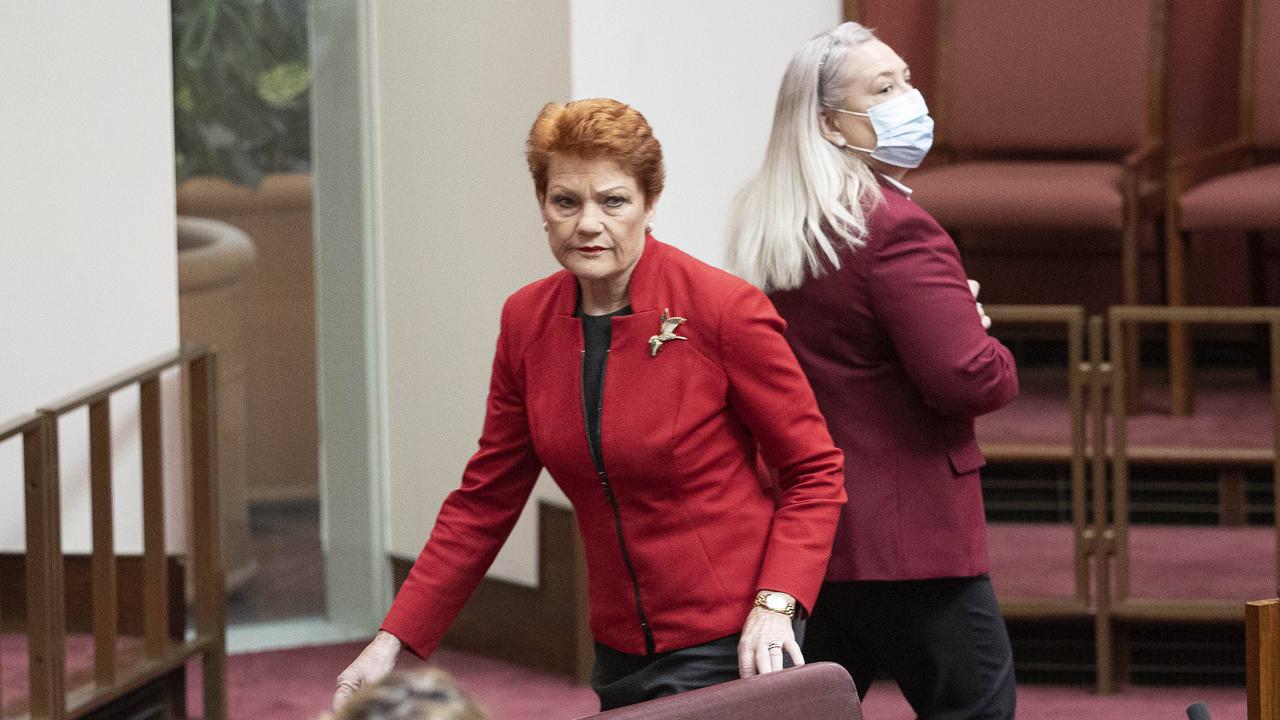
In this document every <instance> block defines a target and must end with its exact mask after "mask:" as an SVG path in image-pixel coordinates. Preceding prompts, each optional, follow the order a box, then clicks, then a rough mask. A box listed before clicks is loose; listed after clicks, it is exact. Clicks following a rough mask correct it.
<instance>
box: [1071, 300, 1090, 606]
mask: <svg viewBox="0 0 1280 720" xmlns="http://www.w3.org/2000/svg"><path fill="white" fill-rule="evenodd" d="M1092 369H1093V368H1092V366H1086V365H1085V364H1084V312H1083V309H1077V311H1076V313H1075V314H1074V315H1072V316H1071V319H1070V320H1068V321H1067V404H1068V405H1069V406H1070V408H1071V524H1072V526H1073V527H1074V528H1075V535H1076V537H1075V574H1076V599H1077V600H1079V601H1080V603H1081V604H1082V605H1084V606H1087V605H1088V604H1089V548H1088V547H1087V544H1086V542H1085V531H1086V530H1087V528H1088V525H1089V510H1088V507H1087V506H1086V504H1085V498H1086V497H1087V496H1088V488H1087V487H1086V485H1085V483H1086V482H1087V479H1086V478H1087V473H1086V465H1087V457H1088V456H1087V451H1086V448H1087V444H1086V440H1085V434H1086V431H1087V430H1086V429H1087V424H1088V423H1087V420H1086V414H1085V399H1084V388H1085V384H1086V382H1088V378H1089V377H1090V372H1091V371H1092ZM1086 370H1088V371H1089V372H1086Z"/></svg>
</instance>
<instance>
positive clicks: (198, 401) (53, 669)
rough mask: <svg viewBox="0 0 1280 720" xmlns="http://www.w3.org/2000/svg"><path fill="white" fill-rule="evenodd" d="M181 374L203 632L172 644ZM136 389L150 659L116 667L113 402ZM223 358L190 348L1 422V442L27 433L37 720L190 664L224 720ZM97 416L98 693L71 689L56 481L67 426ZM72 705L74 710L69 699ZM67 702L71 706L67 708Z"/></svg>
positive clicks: (81, 709) (92, 705) (72, 714)
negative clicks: (170, 398) (168, 501)
mask: <svg viewBox="0 0 1280 720" xmlns="http://www.w3.org/2000/svg"><path fill="white" fill-rule="evenodd" d="M171 368H179V369H183V370H185V372H186V375H187V379H188V387H189V391H188V394H187V408H186V409H187V417H188V418H189V420H188V422H189V423H190V429H191V433H190V438H191V448H190V451H191V458H192V463H191V468H190V470H191V474H190V478H189V481H190V482H189V492H188V498H189V500H188V501H189V503H190V510H191V513H190V517H191V518H192V522H191V528H190V534H189V548H190V549H189V556H190V559H191V562H190V565H189V567H190V569H191V572H192V574H193V575H194V586H195V605H196V636H195V638H193V639H187V640H184V641H181V642H177V643H175V642H173V641H172V640H171V638H170V636H169V625H170V618H169V611H168V597H167V593H168V586H169V582H168V568H167V557H166V551H165V540H164V535H165V522H164V473H163V446H162V430H163V428H162V425H163V422H162V416H163V412H162V410H163V408H162V398H161V392H160V377H161V374H162V373H164V372H165V371H166V370H169V369H171ZM133 385H138V386H139V401H138V407H139V429H140V433H139V434H140V441H141V451H142V505H143V507H142V510H143V556H144V557H143V568H144V578H145V581H144V590H143V607H144V628H143V634H144V639H145V643H144V648H145V658H146V660H145V661H144V662H143V663H140V664H135V665H132V666H130V667H128V668H122V667H119V662H118V656H117V651H116V643H117V636H118V631H119V628H118V625H117V617H116V612H117V604H118V590H117V578H116V556H115V547H114V545H115V531H114V526H113V520H112V512H113V508H112V505H113V503H112V475H111V468H112V457H111V456H112V450H111V442H112V441H111V395H112V393H114V392H116V391H118V390H122V389H125V388H128V387H131V386H133ZM215 388H216V379H215V374H214V358H213V355H212V354H211V353H209V352H208V351H206V350H204V349H202V348H199V347H194V346H190V347H184V348H182V349H181V350H178V351H176V352H173V353H169V354H167V355H165V356H163V357H161V358H158V359H156V360H153V361H151V362H148V363H145V364H143V365H140V366H138V367H136V368H133V369H130V370H127V371H125V372H123V373H119V374H117V375H115V376H113V377H111V378H109V379H108V380H105V381H103V382H101V383H98V384H96V385H94V386H92V387H90V388H89V389H87V390H85V391H83V392H80V393H77V394H75V395H73V396H69V397H67V398H65V399H63V400H60V401H58V402H56V403H52V404H50V405H49V406H48V407H47V408H45V409H42V410H40V411H39V412H38V413H35V414H32V415H26V416H23V417H20V418H17V419H14V420H11V421H9V422H8V423H5V424H2V425H0V441H4V440H6V439H9V438H12V437H16V436H18V435H21V436H22V437H23V449H24V461H25V462H24V473H23V475H24V484H25V504H26V530H27V551H26V555H27V559H26V568H27V620H28V635H29V643H28V644H29V652H30V693H29V697H30V717H31V718H32V720H72V719H74V718H79V717H83V716H84V715H86V714H88V713H89V712H91V711H93V710H94V709H96V708H99V707H101V705H102V704H104V703H106V702H109V701H110V700H112V699H114V698H119V697H123V696H124V695H125V694H127V693H128V692H131V691H133V690H136V689H138V688H140V687H142V685H143V684H145V683H146V682H150V681H151V680H154V679H156V678H158V677H161V676H163V675H164V674H166V673H168V672H172V671H173V670H176V669H178V668H180V667H182V665H183V664H185V663H186V661H187V660H188V659H190V658H193V657H197V656H199V657H200V658H201V660H202V661H203V663H204V713H203V716H204V717H205V718H207V719H208V720H225V718H226V685H225V665H226V641H225V635H226V607H225V598H224V596H223V594H224V592H225V590H224V580H223V571H222V560H221V553H220V552H219V541H218V528H219V524H218V492H217V464H216V460H217V446H216V442H215V436H216V421H215V413H216V409H217V408H216V404H215V402H214V397H215ZM82 407H88V409H89V468H90V493H91V516H92V545H93V554H92V561H91V567H92V573H91V574H92V584H91V585H92V587H91V594H92V605H93V634H94V679H95V685H94V689H93V690H92V692H89V693H88V695H87V696H86V695H85V693H83V692H81V691H77V692H75V693H73V694H72V696H69V695H68V693H67V688H66V668H65V662H64V653H65V638H64V635H65V626H66V623H65V609H64V599H63V598H64V590H63V584H64V569H63V555H62V540H61V535H62V533H61V512H60V509H59V508H60V501H59V474H58V421H59V418H60V417H61V416H63V415H65V414H66V413H69V412H71V411H73V410H77V409H79V408H82ZM69 697H72V702H71V703H69V701H68V698H69ZM69 705H71V706H70V707H69Z"/></svg>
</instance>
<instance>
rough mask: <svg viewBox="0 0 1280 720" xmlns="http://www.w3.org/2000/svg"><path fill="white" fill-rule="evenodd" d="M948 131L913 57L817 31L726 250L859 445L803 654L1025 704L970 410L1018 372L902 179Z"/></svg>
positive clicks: (827, 409) (976, 411)
mask: <svg viewBox="0 0 1280 720" xmlns="http://www.w3.org/2000/svg"><path fill="white" fill-rule="evenodd" d="M932 139H933V121H932V119H931V118H930V117H929V114H928V109H927V108H926V106H925V102H924V98H923V97H922V96H921V94H920V92H919V91H918V90H916V89H915V88H914V87H913V86H912V84H911V73H910V70H909V69H908V68H907V65H906V64H905V63H904V62H903V61H902V59H901V58H900V57H898V55H897V54H896V53H894V51H893V50H892V49H891V48H889V46H888V45H885V44H884V43H883V42H881V41H880V40H878V39H877V38H876V37H875V35H874V33H872V32H871V31H870V30H869V29H867V28H865V27H863V26H861V25H858V24H856V23H844V24H843V25H840V26H839V27H837V28H835V29H834V30H831V31H830V32H826V33H823V34H821V35H819V36H817V37H815V38H813V39H812V40H811V41H809V42H808V43H806V44H805V45H804V46H803V47H802V48H801V49H800V50H799V52H797V53H796V54H795V56H794V57H793V58H792V60H791V63H790V65H789V66H788V67H787V70H786V73H785V75H784V76H783V81H782V87H781V89H780V90H779V92H778V102H777V107H776V110H775V115H774V123H773V133H772V136H771V137H770V139H769V146H768V150H767V152H766V154H765V159H764V163H763V165H762V167H761V169H760V171H759V173H758V174H757V175H756V177H755V178H753V179H752V180H751V181H750V183H748V185H747V186H746V187H745V188H744V189H743V190H742V192H741V193H740V194H739V196H738V198H737V201H736V205H735V208H734V212H733V213H732V217H733V222H732V225H731V230H730V236H729V248H730V260H731V263H732V265H733V266H734V269H735V270H736V271H737V272H738V273H739V274H740V275H742V276H743V277H745V278H747V279H748V280H750V281H751V282H753V283H755V284H756V285H758V286H759V287H761V288H763V289H764V290H765V291H766V292H768V293H769V294H770V297H771V299H772V300H773V302H774V305H775V306H776V307H777V309H778V312H779V313H780V314H781V315H782V316H783V318H784V319H785V320H786V321H787V323H788V329H787V339H788V341H789V342H790V343H791V345H792V348H793V349H794V350H795V352H796V356H797V357H798V358H799V360H800V364H801V367H802V368H803V369H804V371H805V374H806V375H807V376H808V378H809V381H810V383H811V384H812V385H813V389H814V392H815V394H816V395H817V398H818V404H819V407H820V408H821V409H822V412H823V414H824V415H825V416H826V418H827V423H828V426H829V428H830V430H831V435H832V437H833V438H834V439H835V441H836V444H837V445H838V446H840V448H841V449H842V450H843V451H844V453H845V457H846V467H847V472H846V474H845V477H846V481H845V482H846V489H847V491H848V495H849V503H848V504H847V505H845V507H844V509H843V512H842V516H841V519H840V524H839V527H838V530H837V533H836V540H835V546H834V548H833V551H832V556H831V562H830V565H829V566H828V569H827V575H826V580H825V582H824V584H823V587H822V590H821V593H820V595H819V598H818V601H817V604H816V605H815V607H814V609H813V615H812V617H811V619H810V622H809V625H808V634H807V637H806V641H805V648H804V652H805V656H806V658H807V659H809V660H811V661H812V660H833V661H836V662H839V663H841V664H843V665H844V666H845V667H846V668H848V669H849V671H850V674H852V675H853V678H854V681H855V683H856V684H857V686H858V691H859V693H861V694H864V695H865V693H866V691H867V687H868V685H870V683H871V681H872V680H873V679H874V678H875V676H876V673H877V672H884V673H886V674H888V675H889V676H890V677H892V678H893V679H895V680H896V681H897V682H898V685H899V686H900V687H901V688H902V691H903V694H904V695H905V696H906V698H907V700H908V701H909V702H910V703H911V705H912V707H913V708H914V709H915V711H916V713H917V714H918V715H919V717H921V718H1011V717H1013V712H1014V703H1015V691H1014V676H1013V661H1012V654H1011V652H1010V648H1009V639H1008V635H1007V632H1006V630H1005V625H1004V621H1003V619H1002V617H1001V615H1000V609H999V606H998V605H997V603H996V598H995V594H994V592H993V590H992V587H991V582H990V579H989V577H988V575H987V570H988V561H987V548H986V526H985V519H984V512H983V506H982V490H981V486H980V483H979V477H978V469H979V468H980V467H981V466H982V465H983V464H984V460H983V458H982V454H981V452H980V451H979V450H978V445H977V442H976V440H975V438H974V429H973V420H974V418H975V417H977V416H978V415H981V414H983V413H987V412H991V411H993V410H995V409H997V408H1000V407H1002V406H1004V405H1005V404H1007V403H1008V402H1010V401H1011V400H1012V399H1013V398H1014V397H1016V395H1017V393H1018V381H1017V375H1016V369H1015V367H1014V363H1013V358H1012V356H1011V355H1010V353H1009V351H1008V350H1007V349H1006V348H1005V347H1004V346H1003V345H1001V344H1000V343H999V342H998V341H997V340H995V339H993V338H992V337H990V336H989V335H987V332H986V328H988V327H989V326H990V320H989V319H988V318H987V317H986V315H985V314H984V313H983V311H982V306H981V305H980V304H978V303H977V284H976V283H973V282H972V281H969V280H968V279H967V278H966V275H965V272H964V268H963V266H962V265H961V263H960V256H959V253H958V252H957V250H956V247H955V244H954V242H953V241H952V240H951V238H950V237H949V236H948V235H947V233H946V232H945V231H944V230H943V229H942V228H941V227H940V226H939V225H938V223H937V222H936V221H934V219H933V218H932V217H931V216H930V215H929V214H928V213H927V212H925V211H924V210H923V209H921V208H920V207H919V206H918V205H916V204H915V203H914V202H913V201H912V199H911V190H910V188H909V187H908V186H907V185H905V184H904V183H903V178H904V176H905V175H906V173H907V171H908V170H909V169H911V168H914V167H916V166H918V165H919V164H920V163H921V161H922V160H923V159H924V156H925V154H926V153H927V152H928V150H929V148H930V145H931V143H932Z"/></svg>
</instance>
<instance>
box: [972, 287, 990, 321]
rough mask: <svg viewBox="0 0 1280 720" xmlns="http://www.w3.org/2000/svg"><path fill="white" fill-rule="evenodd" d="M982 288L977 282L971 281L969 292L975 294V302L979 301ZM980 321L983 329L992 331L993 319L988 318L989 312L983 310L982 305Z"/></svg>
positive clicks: (979, 313)
mask: <svg viewBox="0 0 1280 720" xmlns="http://www.w3.org/2000/svg"><path fill="white" fill-rule="evenodd" d="M980 287H981V286H980V285H978V281H977V280H970V281H969V292H971V293H973V300H974V302H977V301H978V288H980ZM978 319H979V320H980V321H981V322H982V329H984V330H990V329H991V318H989V317H987V311H986V310H983V309H982V303H978Z"/></svg>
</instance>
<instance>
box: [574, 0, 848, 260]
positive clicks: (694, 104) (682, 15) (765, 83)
mask: <svg viewBox="0 0 1280 720" xmlns="http://www.w3.org/2000/svg"><path fill="white" fill-rule="evenodd" d="M841 12H842V8H841V3H840V2H838V1H837V0H804V1H796V2H777V0H701V1H700V2H686V1H684V0H649V1H648V2H641V3H635V2H622V1H621V0H578V1H576V2H574V3H573V15H572V42H573V97H575V98H584V97H612V98H616V99H618V100H621V101H623V102H625V103H628V104H630V105H632V106H633V107H635V108H636V109H637V110H639V111H640V112H642V113H644V116H645V118H646V119H647V120H648V121H649V124H650V125H651V126H653V130H654V134H655V135H656V136H657V138H658V140H659V141H660V142H661V143H662V150H663V157H664V159H665V161H666V166H667V185H666V189H665V190H664V191H663V194H662V199H661V201H660V202H659V204H658V212H657V214H656V215H655V217H654V221H653V225H654V235H655V236H656V237H657V238H658V239H660V240H663V241H664V242H667V243H670V244H673V245H676V246H677V247H680V248H682V249H684V250H685V251H687V252H689V253H691V254H693V255H695V256H697V257H698V258H700V259H702V260H704V261H706V262H709V263H712V264H715V265H720V266H723V265H724V264H725V263H724V248H725V244H724V233H725V226H726V222H725V221H726V217H727V214H728V210H729V203H730V201H732V199H733V196H734V194H735V193H736V192H737V191H738V189H739V188H740V187H742V185H743V183H745V182H746V181H747V179H748V178H749V177H750V176H751V175H752V174H753V173H754V172H755V171H756V169H757V168H759V166H760V162H761V161H762V160H763V159H764V149H765V144H766V142H767V141H768V139H769V128H770V125H771V124H772V122H773V105H774V100H775V98H776V97H777V93H778V84H779V83H780V82H781V81H782V71H783V69H784V68H785V67H786V64H787V61H788V60H789V59H790V58H791V55H792V53H794V52H795V51H796V50H797V49H798V48H799V47H800V45H802V44H803V43H804V42H805V41H806V40H808V39H809V38H811V37H813V36H814V35H817V34H818V33H820V32H823V31H824V30H828V29H830V28H832V27H834V26H835V25H836V24H837V23H839V22H840V20H841Z"/></svg>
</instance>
